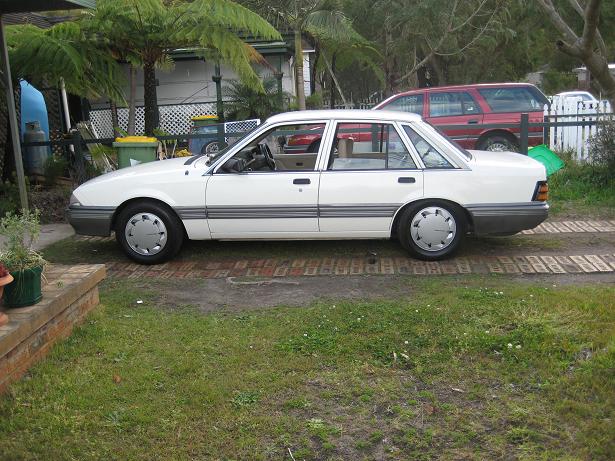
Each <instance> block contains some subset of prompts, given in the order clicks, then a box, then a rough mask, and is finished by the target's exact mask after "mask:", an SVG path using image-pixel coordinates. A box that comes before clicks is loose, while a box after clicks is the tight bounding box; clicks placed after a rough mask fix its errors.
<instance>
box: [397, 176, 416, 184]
mask: <svg viewBox="0 0 615 461" xmlns="http://www.w3.org/2000/svg"><path fill="white" fill-rule="evenodd" d="M397 182H400V183H404V184H414V183H415V182H416V179H414V178H411V177H408V176H402V177H401V178H397Z"/></svg>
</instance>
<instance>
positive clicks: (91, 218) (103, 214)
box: [66, 206, 115, 237]
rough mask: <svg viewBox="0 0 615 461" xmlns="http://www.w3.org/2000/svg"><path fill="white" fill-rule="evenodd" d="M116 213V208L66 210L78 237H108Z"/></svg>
mask: <svg viewBox="0 0 615 461" xmlns="http://www.w3.org/2000/svg"><path fill="white" fill-rule="evenodd" d="M114 213H115V208H114V207H100V206H90V207H88V206H71V207H69V208H68V209H67V210H66V218H67V219H68V222H69V223H70V225H71V226H73V228H74V229H75V233H76V234H78V235H95V236H100V237H108V236H109V235H110V234H111V223H112V221H113V214H114Z"/></svg>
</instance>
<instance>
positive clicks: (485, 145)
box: [477, 134, 519, 152]
mask: <svg viewBox="0 0 615 461" xmlns="http://www.w3.org/2000/svg"><path fill="white" fill-rule="evenodd" d="M477 148H478V150H487V151H490V152H518V151H519V146H517V143H516V141H515V140H513V139H512V136H511V137H508V136H504V135H499V134H493V135H489V136H487V137H486V138H484V139H482V140H481V141H480V142H479V143H478V145H477Z"/></svg>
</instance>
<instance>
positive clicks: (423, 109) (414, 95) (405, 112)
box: [380, 93, 427, 117]
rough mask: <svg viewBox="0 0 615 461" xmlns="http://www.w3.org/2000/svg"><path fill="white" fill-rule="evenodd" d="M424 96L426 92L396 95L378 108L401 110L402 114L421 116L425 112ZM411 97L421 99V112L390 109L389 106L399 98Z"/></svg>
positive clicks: (394, 110)
mask: <svg viewBox="0 0 615 461" xmlns="http://www.w3.org/2000/svg"><path fill="white" fill-rule="evenodd" d="M426 96H427V93H415V94H404V95H402V96H398V97H397V98H395V99H392V100H391V101H389V102H388V103H387V104H386V105H384V106H382V107H381V108H380V109H381V110H390V111H393V112H402V113H404V114H416V115H420V116H421V117H422V116H423V114H424V113H425V99H426ZM411 97H416V98H420V99H421V112H420V113H416V112H410V111H407V110H399V109H391V108H390V107H389V106H391V105H392V104H395V102H396V101H399V100H400V99H403V98H411Z"/></svg>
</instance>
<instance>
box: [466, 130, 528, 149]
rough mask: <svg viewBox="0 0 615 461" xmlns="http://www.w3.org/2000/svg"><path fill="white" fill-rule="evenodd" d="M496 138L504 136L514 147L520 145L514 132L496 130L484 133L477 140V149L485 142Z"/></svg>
mask: <svg viewBox="0 0 615 461" xmlns="http://www.w3.org/2000/svg"><path fill="white" fill-rule="evenodd" d="M496 136H502V137H504V138H507V139H508V140H509V141H511V142H512V143H513V144H514V145H517V146H518V145H519V139H518V138H517V136H516V135H515V134H514V133H513V132H512V131H507V130H503V129H496V130H489V131H485V132H484V133H482V134H481V135H480V137H479V138H478V139H477V140H476V144H475V147H476V148H477V149H478V146H480V145H481V144H482V143H483V142H484V141H485V140H487V139H489V138H492V137H496Z"/></svg>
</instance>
